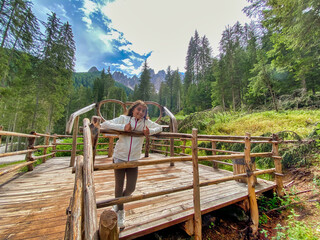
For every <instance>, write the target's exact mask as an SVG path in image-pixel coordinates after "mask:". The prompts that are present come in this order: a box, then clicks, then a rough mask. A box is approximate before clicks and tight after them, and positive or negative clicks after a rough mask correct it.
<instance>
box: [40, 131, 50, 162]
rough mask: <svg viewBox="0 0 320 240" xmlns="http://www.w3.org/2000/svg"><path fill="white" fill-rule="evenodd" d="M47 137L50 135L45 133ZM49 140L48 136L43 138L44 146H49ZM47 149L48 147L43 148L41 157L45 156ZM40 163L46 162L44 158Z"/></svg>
mask: <svg viewBox="0 0 320 240" xmlns="http://www.w3.org/2000/svg"><path fill="white" fill-rule="evenodd" d="M47 134H48V135H49V134H50V133H47ZM49 139H50V137H49V136H45V138H44V145H46V146H47V145H49ZM47 149H48V147H44V148H43V155H46V154H47ZM42 162H43V163H45V162H46V157H43V158H42Z"/></svg>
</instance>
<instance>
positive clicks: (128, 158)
mask: <svg viewBox="0 0 320 240" xmlns="http://www.w3.org/2000/svg"><path fill="white" fill-rule="evenodd" d="M135 120H136V124H135V125H134V128H133V130H132V131H134V130H135V129H136V127H137V123H138V119H135ZM130 124H131V121H130ZM131 146H132V136H131V139H130V148H129V154H128V161H130V154H131Z"/></svg>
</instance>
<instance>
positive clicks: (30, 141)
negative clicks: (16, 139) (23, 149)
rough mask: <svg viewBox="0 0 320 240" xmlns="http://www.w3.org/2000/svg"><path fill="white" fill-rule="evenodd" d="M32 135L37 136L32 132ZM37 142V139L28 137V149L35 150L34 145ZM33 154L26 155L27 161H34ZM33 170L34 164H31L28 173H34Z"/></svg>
mask: <svg viewBox="0 0 320 240" xmlns="http://www.w3.org/2000/svg"><path fill="white" fill-rule="evenodd" d="M30 134H32V135H36V132H34V131H32V132H30ZM35 141H36V137H28V149H33V148H34V143H35ZM32 160H33V159H32V152H28V153H27V155H26V161H27V162H30V161H32ZM32 170H33V164H29V165H28V171H32Z"/></svg>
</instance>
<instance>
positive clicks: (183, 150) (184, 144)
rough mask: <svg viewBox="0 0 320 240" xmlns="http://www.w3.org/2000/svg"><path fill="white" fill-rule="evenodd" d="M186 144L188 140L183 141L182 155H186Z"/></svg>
mask: <svg viewBox="0 0 320 240" xmlns="http://www.w3.org/2000/svg"><path fill="white" fill-rule="evenodd" d="M186 144H187V140H186V139H183V148H182V153H186Z"/></svg>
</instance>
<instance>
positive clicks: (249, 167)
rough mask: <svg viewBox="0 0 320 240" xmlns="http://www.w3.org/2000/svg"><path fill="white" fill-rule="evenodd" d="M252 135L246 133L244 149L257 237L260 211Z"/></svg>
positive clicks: (253, 230)
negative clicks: (256, 188)
mask: <svg viewBox="0 0 320 240" xmlns="http://www.w3.org/2000/svg"><path fill="white" fill-rule="evenodd" d="M250 141H251V135H250V134H249V133H246V137H245V149H244V155H245V166H246V171H247V176H248V180H247V181H248V196H249V205H250V216H251V221H252V225H251V226H250V227H251V230H252V235H253V236H256V235H257V233H258V226H259V211H258V203H257V198H256V192H255V177H254V175H253V170H254V168H253V164H252V161H251V157H250V151H251V143H250Z"/></svg>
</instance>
